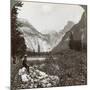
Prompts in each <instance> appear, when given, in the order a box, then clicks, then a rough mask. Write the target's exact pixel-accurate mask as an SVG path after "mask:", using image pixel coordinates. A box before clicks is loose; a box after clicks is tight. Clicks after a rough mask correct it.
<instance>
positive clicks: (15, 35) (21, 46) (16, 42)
mask: <svg viewBox="0 0 90 90" xmlns="http://www.w3.org/2000/svg"><path fill="white" fill-rule="evenodd" d="M22 5H23V4H22V2H21V1H18V2H16V3H15V4H14V6H13V8H12V10H11V55H12V57H17V56H19V57H20V58H21V57H23V55H24V54H25V51H26V45H25V40H24V38H23V37H22V33H20V32H19V31H18V28H19V27H21V26H22V25H21V23H18V22H17V15H18V10H19V8H20V7H22Z"/></svg>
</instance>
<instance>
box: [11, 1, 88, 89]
mask: <svg viewBox="0 0 90 90" xmlns="http://www.w3.org/2000/svg"><path fill="white" fill-rule="evenodd" d="M86 84H87V6H86V5H74V4H60V3H44V2H32V1H30V2H29V1H28V2H27V1H15V2H14V3H11V90H16V89H31V88H46V87H61V86H75V85H86Z"/></svg>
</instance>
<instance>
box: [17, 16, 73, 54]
mask: <svg viewBox="0 0 90 90" xmlns="http://www.w3.org/2000/svg"><path fill="white" fill-rule="evenodd" d="M18 22H19V23H21V25H22V27H20V28H18V30H19V31H20V32H22V33H23V37H24V39H25V44H26V46H27V50H28V51H35V52H38V46H39V47H40V51H41V52H47V51H51V50H52V49H53V48H55V47H56V46H57V45H58V44H59V43H60V42H61V41H62V38H63V37H64V35H65V33H66V32H68V31H69V30H70V29H71V28H72V27H73V25H74V23H73V22H71V21H69V22H68V23H67V25H66V26H65V27H64V29H62V30H60V32H56V31H52V32H50V33H48V34H42V33H41V32H39V31H38V30H37V29H36V28H35V27H33V26H32V25H31V24H30V23H29V22H28V21H27V20H25V19H21V18H19V19H18Z"/></svg>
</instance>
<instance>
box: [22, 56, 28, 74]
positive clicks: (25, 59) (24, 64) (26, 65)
mask: <svg viewBox="0 0 90 90" xmlns="http://www.w3.org/2000/svg"><path fill="white" fill-rule="evenodd" d="M22 65H23V67H25V68H26V69H27V72H28V73H29V66H28V64H27V55H25V56H24V60H23V63H22Z"/></svg>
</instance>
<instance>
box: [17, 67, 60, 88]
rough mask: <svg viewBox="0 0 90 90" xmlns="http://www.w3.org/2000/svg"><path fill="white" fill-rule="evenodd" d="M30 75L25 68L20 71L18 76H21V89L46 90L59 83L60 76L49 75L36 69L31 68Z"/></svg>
mask: <svg viewBox="0 0 90 90" xmlns="http://www.w3.org/2000/svg"><path fill="white" fill-rule="evenodd" d="M29 71H30V73H29V74H28V73H27V72H26V70H25V68H22V69H20V70H19V73H18V75H19V76H21V78H22V82H23V84H21V88H38V87H39V88H41V87H43V88H45V87H51V86H57V84H58V83H59V78H58V76H51V75H47V74H46V73H45V72H42V71H40V70H38V69H37V68H34V67H29Z"/></svg>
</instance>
